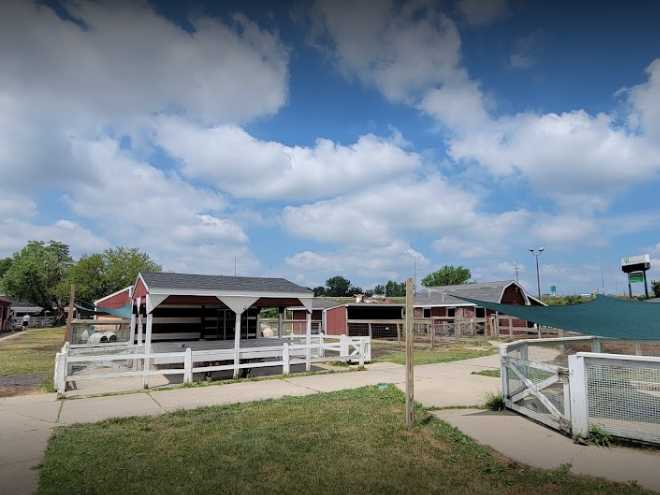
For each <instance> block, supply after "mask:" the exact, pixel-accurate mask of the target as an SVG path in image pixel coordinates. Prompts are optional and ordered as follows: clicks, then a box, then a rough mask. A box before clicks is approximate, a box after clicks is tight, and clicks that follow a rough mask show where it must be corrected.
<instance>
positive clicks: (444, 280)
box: [422, 265, 472, 287]
mask: <svg viewBox="0 0 660 495" xmlns="http://www.w3.org/2000/svg"><path fill="white" fill-rule="evenodd" d="M470 277H472V274H471V273H470V270H469V269H468V268H465V267H463V266H452V265H445V266H443V267H442V268H440V269H439V270H437V271H435V272H433V273H429V274H428V275H427V276H426V277H424V278H423V279H422V285H423V286H424V287H439V286H442V285H459V284H465V283H467V282H469V280H470Z"/></svg>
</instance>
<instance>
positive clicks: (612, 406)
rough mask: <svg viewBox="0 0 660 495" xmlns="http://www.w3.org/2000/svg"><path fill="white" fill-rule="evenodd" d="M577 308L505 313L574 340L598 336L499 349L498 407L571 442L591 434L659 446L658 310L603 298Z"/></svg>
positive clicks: (529, 342)
mask: <svg viewBox="0 0 660 495" xmlns="http://www.w3.org/2000/svg"><path fill="white" fill-rule="evenodd" d="M577 306H579V307H577ZM577 306H576V307H563V308H557V309H554V310H552V309H550V308H543V311H541V312H538V311H537V313H538V314H537V315H536V316H535V315H534V314H533V312H532V311H529V310H528V309H525V308H516V309H511V311H513V312H517V314H519V315H520V316H524V317H527V318H529V319H534V318H536V319H537V321H545V322H550V321H554V322H555V324H557V325H562V326H563V328H571V329H572V330H575V331H578V330H579V331H580V332H581V333H587V329H589V328H591V329H595V330H592V331H589V333H597V334H600V335H602V336H574V337H560V338H548V339H538V340H518V341H516V342H513V343H510V344H505V345H503V346H502V347H501V368H500V370H501V381H502V393H503V398H504V402H505V405H506V407H508V408H509V409H512V410H514V411H517V412H519V413H520V414H523V415H525V416H528V417H530V418H532V419H534V420H536V421H539V422H541V423H544V424H546V425H548V426H550V427H551V428H554V429H557V430H559V431H562V432H565V433H568V434H570V435H572V436H573V437H576V438H578V437H581V438H586V437H589V436H590V435H591V434H592V433H593V432H594V431H595V430H597V431H599V432H604V433H607V434H609V435H611V436H613V437H618V438H622V439H627V440H635V441H641V442H647V443H653V444H660V328H658V327H659V326H660V318H659V317H660V312H659V310H660V308H653V306H656V305H653V304H647V303H638V302H624V301H620V300H617V299H614V298H608V297H603V296H599V297H598V298H597V299H596V300H595V301H594V302H590V303H586V304H582V305H577ZM514 314H516V313H514ZM637 339H639V340H637Z"/></svg>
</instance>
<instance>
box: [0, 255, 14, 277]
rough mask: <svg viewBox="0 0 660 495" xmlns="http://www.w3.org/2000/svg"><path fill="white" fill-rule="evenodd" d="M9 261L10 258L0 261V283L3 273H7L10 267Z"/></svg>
mask: <svg viewBox="0 0 660 495" xmlns="http://www.w3.org/2000/svg"><path fill="white" fill-rule="evenodd" d="M11 261H12V260H11V258H2V259H1V260H0V281H1V280H2V277H3V276H4V275H5V273H7V270H9V268H10V267H11Z"/></svg>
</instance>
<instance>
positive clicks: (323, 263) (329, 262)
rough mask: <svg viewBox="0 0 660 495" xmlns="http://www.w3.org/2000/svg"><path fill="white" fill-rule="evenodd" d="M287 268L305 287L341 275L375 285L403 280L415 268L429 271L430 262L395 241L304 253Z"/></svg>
mask: <svg viewBox="0 0 660 495" xmlns="http://www.w3.org/2000/svg"><path fill="white" fill-rule="evenodd" d="M286 264H287V265H288V266H289V267H290V268H291V269H293V270H294V273H295V274H297V277H296V278H297V279H298V280H300V281H301V283H307V284H309V285H310V286H313V285H322V284H323V282H324V281H325V280H326V279H327V278H328V277H331V276H333V275H336V274H338V273H343V274H350V276H352V277H359V279H360V280H364V281H366V282H368V283H370V284H372V285H373V284H376V283H382V282H383V281H384V280H387V279H393V280H402V279H404V278H405V277H408V276H411V275H412V274H413V272H414V267H415V266H417V267H419V268H421V269H425V268H427V267H428V266H429V265H430V261H429V260H428V259H427V258H426V257H425V256H424V255H423V254H422V253H420V252H419V251H417V250H415V249H413V248H412V247H411V246H410V245H409V244H408V243H407V242H405V241H401V240H394V241H392V242H390V243H388V244H386V245H384V246H378V247H367V248H364V247H362V248H355V247H350V246H349V247H348V248H344V249H340V250H338V251H329V252H318V251H309V250H308V251H300V252H297V253H295V254H293V255H292V256H289V257H287V258H286ZM367 287H369V286H367Z"/></svg>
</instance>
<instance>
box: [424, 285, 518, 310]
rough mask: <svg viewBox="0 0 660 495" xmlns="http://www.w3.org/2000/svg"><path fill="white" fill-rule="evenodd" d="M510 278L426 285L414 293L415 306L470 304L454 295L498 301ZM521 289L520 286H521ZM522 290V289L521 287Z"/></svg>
mask: <svg viewBox="0 0 660 495" xmlns="http://www.w3.org/2000/svg"><path fill="white" fill-rule="evenodd" d="M511 284H516V282H514V281H512V280H503V281H498V282H482V283H478V284H460V285H444V286H442V287H426V288H424V289H422V290H420V291H419V292H417V293H416V294H415V306H460V305H470V306H471V305H472V304H470V303H468V302H466V301H464V300H462V299H459V298H458V297H454V295H456V296H460V297H466V298H468V299H479V300H480V301H488V302H494V303H499V302H500V301H501V298H502V293H503V292H504V289H505V288H507V287H508V286H509V285H511ZM521 289H522V287H521ZM522 290H523V291H524V289H522Z"/></svg>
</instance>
